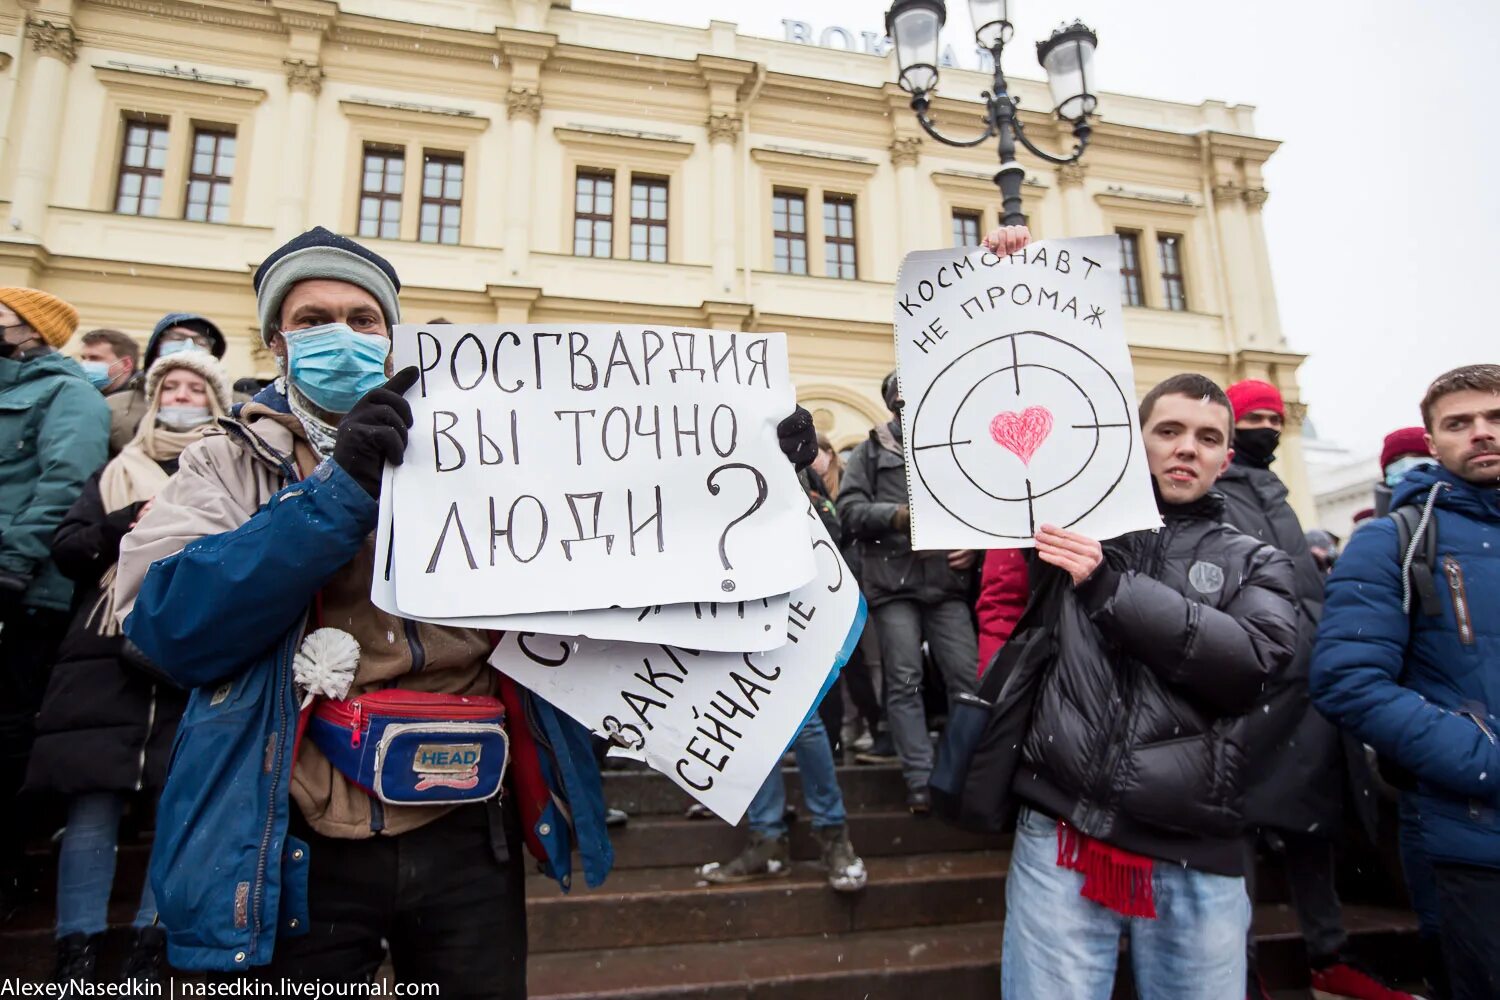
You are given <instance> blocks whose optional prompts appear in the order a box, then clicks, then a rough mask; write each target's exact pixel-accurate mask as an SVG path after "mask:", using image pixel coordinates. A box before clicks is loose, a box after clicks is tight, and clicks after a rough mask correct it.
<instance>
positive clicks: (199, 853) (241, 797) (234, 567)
mask: <svg viewBox="0 0 1500 1000" xmlns="http://www.w3.org/2000/svg"><path fill="white" fill-rule="evenodd" d="M267 392H268V393H271V392H272V391H271V390H267ZM262 396H263V397H264V398H259V399H257V402H265V403H266V404H267V405H270V406H272V407H273V408H276V409H283V408H284V406H285V403H284V401H283V400H282V399H281V398H280V397H279V396H278V395H275V394H274V393H272V395H269V396H268V395H267V394H262ZM224 424H225V427H226V430H227V431H228V433H229V434H230V435H231V436H232V437H235V438H236V439H237V440H239V441H240V442H241V444H242V446H243V448H244V449H245V454H246V456H247V460H249V459H250V458H253V459H254V460H256V461H259V462H261V463H275V462H279V463H280V469H281V472H280V476H281V481H282V482H283V483H285V484H286V485H285V486H284V487H283V488H282V489H281V490H280V491H279V492H277V493H276V494H275V495H274V496H272V497H271V499H270V500H269V502H267V503H265V504H264V505H263V506H261V507H260V509H259V510H256V511H254V512H253V514H251V516H250V517H249V519H248V520H246V521H244V523H243V524H241V525H240V526H239V527H237V528H235V529H234V530H232V531H226V532H223V533H220V534H213V535H208V536H206V537H201V538H198V539H197V540H196V541H192V542H190V543H189V544H187V545H186V546H185V547H184V548H182V549H181V551H180V552H177V554H175V555H171V556H168V557H166V558H160V559H158V561H156V562H154V563H152V564H151V566H150V569H149V571H147V572H146V574H145V579H144V581H143V582H142V584H141V586H140V590H139V593H138V594H137V595H136V596H135V600H134V606H133V608H132V609H131V610H130V613H129V615H128V617H127V618H126V620H125V623H124V624H125V633H126V635H128V636H129V638H130V639H131V641H133V642H134V643H135V644H136V645H137V646H139V647H140V648H141V649H142V650H143V651H144V652H145V654H146V655H147V656H148V657H150V659H151V660H152V661H153V662H154V663H156V664H159V665H160V666H161V667H162V668H163V669H165V670H166V671H167V672H168V673H169V674H171V675H172V676H173V678H174V679H176V680H177V681H178V682H179V683H181V684H182V685H183V686H184V687H188V688H191V689H193V691H192V696H191V699H190V700H189V703H188V707H187V710H186V712H185V714H184V715H183V718H182V722H181V724H180V726H179V728H178V732H177V739H176V743H175V744H174V746H173V750H172V763H171V770H170V774H169V776H168V780H167V786H166V789H165V791H164V792H163V794H162V798H161V802H160V805H159V807H158V812H157V821H156V839H155V844H154V846H153V851H152V859H151V882H152V885H153V887H154V888H155V891H156V897H157V906H158V909H159V911H160V914H161V919H162V923H163V925H164V926H165V927H166V928H167V933H168V958H169V960H170V961H171V963H172V965H174V966H175V967H177V968H179V969H194V970H196V969H202V970H220V971H237V970H244V969H248V968H250V967H251V966H256V965H264V964H266V963H267V962H269V961H270V960H271V956H272V951H273V948H274V946H275V942H276V938H277V937H278V935H286V936H294V935H297V934H300V933H305V932H306V930H307V921H308V906H307V871H308V850H307V845H306V844H305V843H303V842H301V841H299V840H298V839H297V838H295V837H289V836H288V835H287V821H288V818H289V816H290V812H291V809H292V808H293V807H292V805H291V802H290V800H289V798H288V789H289V787H290V784H291V771H292V747H293V740H294V737H295V730H296V721H297V709H298V704H297V697H296V691H295V689H294V686H293V680H292V655H293V653H294V652H295V651H296V649H297V647H298V644H299V643H300V642H301V639H302V636H303V630H304V628H305V624H306V622H305V620H306V612H307V608H308V606H309V604H310V603H311V602H312V600H313V595H314V594H315V592H316V591H317V590H318V589H319V588H320V587H321V586H322V585H323V584H324V583H325V582H326V580H327V579H328V578H329V577H331V576H332V575H333V574H334V573H335V572H336V571H337V570H338V569H340V568H341V567H343V566H344V565H345V564H347V563H348V562H349V560H350V559H352V558H353V557H354V555H355V553H356V552H357V551H358V550H359V548H360V546H361V544H362V543H363V541H364V539H365V537H366V536H367V535H368V534H369V533H370V531H371V530H372V529H373V527H374V524H375V517H376V512H377V504H376V502H375V501H374V500H372V499H371V498H370V496H369V495H368V494H367V493H365V492H364V490H363V489H361V488H360V487H359V485H358V484H356V483H355V482H354V480H353V479H351V478H350V477H349V475H348V473H346V472H345V471H344V470H343V469H341V468H340V467H339V466H338V465H336V464H335V463H333V462H331V461H325V462H323V463H322V464H321V465H319V466H318V467H317V468H316V469H315V470H314V471H313V473H312V474H311V475H309V476H308V477H307V478H306V479H303V480H300V481H295V480H296V477H295V473H294V471H293V466H292V464H291V463H290V462H289V461H288V460H287V459H286V457H285V456H284V455H283V454H279V453H278V452H277V450H276V449H273V448H271V447H269V446H268V445H267V444H266V442H265V440H264V439H263V438H262V437H261V436H260V435H259V434H257V432H256V429H255V428H256V426H257V425H256V424H253V423H252V424H245V423H241V422H235V421H224ZM218 441H219V443H217V444H215V443H214V442H215V439H212V438H210V439H207V440H205V441H203V442H199V443H198V444H195V445H193V446H192V447H191V448H189V449H188V451H187V452H184V454H183V468H184V472H185V473H186V477H188V482H194V481H196V482H198V483H209V484H211V483H212V482H213V465H212V463H211V462H210V460H209V456H213V455H217V456H221V458H220V461H222V456H223V455H224V454H225V452H226V451H229V450H230V449H226V448H225V447H224V445H223V443H222V441H223V439H218ZM213 449H217V451H214V450H213ZM181 475H182V474H180V476H181ZM272 475H275V473H274V472H273V473H272ZM192 477H196V479H193V478H192ZM273 481H274V480H273ZM186 487H187V483H184V484H183V492H185V491H186ZM171 491H172V486H169V487H168V489H167V491H164V494H163V496H160V497H158V503H161V502H163V499H164V498H165V499H166V500H167V501H168V502H170V501H171V499H172V494H171ZM204 499H205V502H207V503H208V504H209V505H212V504H213V503H215V502H218V503H221V504H223V505H225V506H231V505H232V503H233V501H232V500H222V499H221V500H219V501H214V500H213V499H212V498H204ZM164 513H167V511H158V510H153V511H152V513H151V515H150V516H148V518H146V519H144V520H143V521H142V527H144V528H149V527H151V524H150V522H151V521H152V520H153V519H155V518H156V517H158V516H159V515H162V514H164ZM183 514H184V515H185V516H190V514H189V512H188V511H186V510H184V511H183ZM525 700H526V712H525V713H524V714H525V716H526V718H525V719H524V720H522V719H516V718H513V719H512V722H511V725H513V726H514V725H529V727H530V731H531V733H532V736H533V737H534V739H535V741H536V743H537V747H538V755H537V756H538V758H539V762H540V767H541V771H542V778H543V779H544V780H545V782H546V785H547V787H548V788H549V790H550V791H551V798H552V801H551V803H550V804H549V805H547V806H545V807H544V808H543V810H542V814H541V816H540V817H539V818H538V819H537V820H536V821H535V822H533V823H532V825H531V832H532V833H533V834H535V835H536V838H537V840H539V841H540V843H541V845H542V846H543V847H544V849H545V852H546V854H547V857H546V859H545V860H544V861H543V864H542V867H543V869H544V870H545V871H547V873H548V874H549V875H551V876H552V877H553V878H556V879H557V880H558V881H559V882H560V883H561V884H562V886H563V888H564V889H567V888H568V886H569V884H570V881H571V851H572V850H573V849H574V848H575V847H576V848H577V850H578V851H579V853H580V856H581V859H582V862H583V870H584V876H585V879H586V880H587V882H588V884H589V885H590V886H595V885H598V884H600V883H601V882H603V881H604V878H605V876H606V875H607V874H608V872H609V869H610V866H611V864H612V863H613V854H612V852H611V850H610V846H609V837H608V834H607V832H606V830H605V826H604V801H603V795H602V789H601V785H600V780H599V772H598V768H597V765H596V763H595V761H594V758H593V753H592V747H591V745H590V739H591V737H590V736H589V733H588V731H587V730H586V729H585V728H584V727H582V726H580V725H579V724H577V723H576V722H574V721H572V720H571V719H569V718H567V717H566V716H564V715H562V714H561V713H560V712H558V711H556V710H555V709H553V708H552V707H551V706H550V705H548V704H547V703H546V702H544V701H542V700H541V699H540V698H537V697H535V696H534V695H530V694H529V693H527V694H526V695H525ZM575 838H576V843H575ZM512 849H513V850H515V851H520V850H522V847H521V845H519V844H516V845H512Z"/></svg>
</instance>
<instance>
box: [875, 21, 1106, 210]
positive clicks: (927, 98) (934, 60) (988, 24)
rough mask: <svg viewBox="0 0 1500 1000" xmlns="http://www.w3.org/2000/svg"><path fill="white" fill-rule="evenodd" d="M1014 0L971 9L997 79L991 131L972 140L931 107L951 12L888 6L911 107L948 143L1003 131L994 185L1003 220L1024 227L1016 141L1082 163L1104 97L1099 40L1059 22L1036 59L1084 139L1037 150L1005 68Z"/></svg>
mask: <svg viewBox="0 0 1500 1000" xmlns="http://www.w3.org/2000/svg"><path fill="white" fill-rule="evenodd" d="M1010 8H1011V4H1010V0H969V13H970V14H971V15H972V16H973V19H974V39H975V41H977V42H978V43H979V44H980V45H981V46H983V47H985V48H987V49H989V50H990V55H991V56H993V57H994V60H995V86H994V89H993V90H987V91H985V92H984V94H983V96H984V99H985V118H984V132H983V133H981V134H980V135H978V136H975V137H974V138H972V139H955V138H952V137H950V136H946V135H944V134H943V133H942V132H940V131H938V128H937V126H936V125H934V124H933V122H932V119H930V118H928V117H927V110H928V108H929V107H931V105H932V95H933V94H934V93H935V92H936V91H937V85H938V52H939V51H940V43H939V38H940V36H941V34H942V30H943V22H944V21H945V20H946V19H947V16H948V11H947V8H946V6H945V5H944V3H943V0H895V2H894V3H893V4H891V9H890V10H888V11H886V15H885V29H886V32H887V33H888V34H889V35H890V36H891V38H892V39H893V40H894V41H895V43H896V62H897V65H898V66H900V73H901V75H900V83H901V88H902V89H903V90H905V91H906V92H907V93H909V94H911V107H912V110H913V111H915V112H916V113H917V121H918V122H919V123H921V125H922V128H923V130H925V131H926V132H927V134H928V135H930V136H932V137H933V138H934V139H936V140H937V141H938V142H941V143H943V144H945V145H948V146H959V147H964V148H967V147H971V146H978V145H979V144H980V143H982V142H985V141H986V140H988V139H989V138H990V137H992V136H997V135H998V136H999V137H1000V171H999V173H997V174H995V184H996V185H997V186H998V187H999V188H1000V197H1001V200H1002V203H1003V204H1004V221H1005V224H1006V225H1007V226H1023V225H1025V224H1026V216H1025V215H1024V214H1022V212H1021V182H1022V181H1023V180H1024V178H1025V174H1026V171H1025V168H1023V167H1022V166H1021V165H1020V164H1019V163H1017V162H1016V141H1017V140H1020V142H1021V145H1023V146H1025V147H1026V148H1027V149H1029V150H1031V152H1032V153H1033V154H1034V155H1036V156H1037V157H1040V158H1041V159H1043V160H1046V161H1047V162H1048V163H1056V164H1065V163H1076V162H1078V158H1079V157H1081V156H1082V155H1083V151H1084V149H1086V148H1087V147H1088V144H1089V134H1090V133H1091V132H1092V131H1093V129H1092V126H1090V124H1089V116H1090V115H1091V114H1093V113H1094V107H1095V105H1096V104H1097V103H1098V98H1097V97H1096V96H1095V94H1094V92H1093V90H1092V87H1093V84H1094V49H1096V48H1097V47H1098V45H1099V39H1098V37H1097V36H1095V34H1094V32H1093V31H1091V30H1090V29H1089V28H1088V27H1086V26H1085V25H1084V24H1083V22H1081V21H1074V22H1073V23H1072V24H1070V25H1065V26H1064V27H1060V28H1058V29H1057V30H1056V31H1054V32H1053V33H1052V37H1051V38H1049V39H1047V40H1046V41H1045V42H1038V43H1037V46H1036V56H1037V61H1038V62H1040V63H1041V64H1042V68H1043V69H1044V70H1046V72H1047V87H1048V89H1049V90H1050V91H1051V94H1052V104H1053V112H1054V113H1055V114H1056V115H1057V116H1058V118H1060V119H1062V120H1064V121H1068V122H1072V124H1073V136H1074V137H1075V138H1076V139H1077V140H1078V145H1077V146H1076V147H1074V149H1073V153H1072V155H1071V156H1054V155H1053V154H1051V153H1048V152H1046V151H1045V150H1041V149H1038V148H1037V147H1036V146H1035V145H1034V144H1033V143H1032V142H1031V140H1030V139H1028V138H1027V137H1026V130H1025V129H1024V128H1023V127H1022V125H1021V120H1020V118H1019V116H1017V114H1016V106H1017V105H1018V104H1019V103H1020V99H1019V98H1016V97H1012V96H1010V94H1009V93H1008V92H1007V90H1006V86H1005V73H1004V72H1003V71H1002V70H1001V67H1000V57H1001V54H1002V53H1003V51H1004V49H1005V43H1006V42H1008V41H1010V38H1011V33H1012V27H1011V22H1010V13H1011V10H1010Z"/></svg>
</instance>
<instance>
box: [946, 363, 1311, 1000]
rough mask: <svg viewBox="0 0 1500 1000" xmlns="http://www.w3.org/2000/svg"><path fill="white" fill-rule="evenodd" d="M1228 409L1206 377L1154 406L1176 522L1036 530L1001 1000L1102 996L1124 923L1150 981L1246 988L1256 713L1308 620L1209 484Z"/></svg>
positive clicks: (1188, 991)
mask: <svg viewBox="0 0 1500 1000" xmlns="http://www.w3.org/2000/svg"><path fill="white" fill-rule="evenodd" d="M1232 422H1233V420H1232V415H1231V410H1230V406H1229V401H1228V400H1227V399H1226V398H1225V396H1224V392H1223V390H1222V389H1220V388H1219V387H1218V386H1217V385H1215V384H1214V383H1213V382H1212V381H1210V380H1209V379H1207V378H1204V377H1203V376H1201V375H1178V376H1174V377H1173V378H1170V379H1168V380H1167V381H1165V382H1163V383H1162V384H1160V385H1158V386H1157V387H1156V388H1155V389H1153V390H1151V392H1150V393H1148V394H1147V396H1146V398H1145V400H1144V401H1143V402H1142V403H1141V426H1142V432H1143V433H1142V436H1143V438H1144V441H1145V447H1146V454H1147V459H1148V463H1149V466H1150V469H1151V475H1152V477H1153V479H1154V481H1155V485H1156V490H1157V502H1158V505H1159V507H1160V510H1161V513H1162V517H1163V520H1164V522H1165V523H1164V526H1163V527H1162V528H1161V529H1160V530H1158V531H1139V532H1134V533H1131V534H1128V535H1124V536H1122V537H1120V538H1116V539H1113V540H1110V541H1108V542H1105V543H1104V544H1103V545H1101V544H1100V543H1099V542H1097V541H1095V540H1093V539H1090V538H1087V537H1085V536H1083V535H1080V534H1078V533H1076V532H1072V531H1066V530H1062V529H1058V528H1054V527H1051V526H1043V528H1042V530H1041V531H1039V532H1038V533H1037V538H1036V544H1037V557H1038V559H1039V561H1040V563H1041V564H1045V565H1042V566H1040V567H1039V569H1038V571H1037V579H1036V580H1034V581H1033V582H1034V584H1036V586H1034V588H1033V590H1034V592H1036V593H1039V594H1041V595H1043V596H1041V597H1040V598H1039V601H1041V602H1045V603H1046V604H1047V605H1048V606H1047V607H1046V608H1035V607H1034V608H1033V609H1032V610H1031V611H1028V615H1027V618H1026V619H1025V620H1023V622H1022V625H1021V628H1020V629H1018V630H1017V635H1016V636H1013V637H1012V640H1011V643H1012V645H1015V646H1016V647H1017V648H1018V649H1024V648H1036V645H1035V643H1034V642H1033V641H1032V640H1034V639H1035V638H1037V636H1036V635H1033V636H1031V637H1028V636H1026V635H1025V634H1024V632H1025V630H1027V629H1039V630H1042V633H1041V638H1042V639H1043V640H1044V647H1043V648H1045V649H1047V650H1048V652H1047V653H1046V655H1045V656H1044V657H1043V658H1041V659H1040V660H1039V661H1038V662H1039V663H1040V667H1039V668H1038V669H1035V670H1029V671H1026V672H1025V673H1027V674H1028V675H1029V679H1023V678H1022V677H1021V676H1020V674H1019V673H1018V675H1017V677H1016V678H1015V680H1016V683H1013V684H1007V687H1006V691H1005V692H1004V694H1002V698H1001V701H1002V705H1001V706H1000V708H998V709H997V712H1001V711H1002V710H1003V709H1004V708H1005V704H1006V703H1007V702H1008V701H1009V700H1010V699H1016V698H1025V699H1029V700H1030V702H1031V709H1030V712H1029V713H1020V717H1021V718H1022V719H1025V720H1027V721H1026V722H1025V725H1024V732H1022V731H1021V730H1019V729H1018V731H1017V734H1016V737H1017V738H1016V739H1012V740H1008V741H1007V742H1009V743H1012V744H1014V743H1017V742H1018V743H1019V747H1020V750H1021V757H1020V760H1019V763H1018V765H1017V769H1016V771H1015V773H1014V777H1013V780H1012V781H1010V782H1009V784H1008V787H1009V788H1010V789H1011V790H1012V791H1013V792H1014V794H1015V795H1016V796H1017V797H1018V798H1019V800H1020V802H1021V803H1022V809H1021V815H1020V821H1019V824H1018V826H1017V830H1016V839H1015V846H1014V849H1013V854H1012V858H1011V866H1010V870H1009V874H1008V875H1007V879H1006V917H1005V944H1004V955H1005V961H1004V966H1003V971H1002V978H1003V984H1004V995H1005V996H1006V997H1007V998H1014V1000H1031V998H1036V997H1048V998H1049V1000H1102V998H1105V997H1108V996H1109V995H1110V993H1111V989H1112V984H1113V982H1114V976H1115V964H1116V961H1117V957H1118V946H1119V939H1120V935H1121V934H1122V933H1126V932H1127V931H1128V933H1129V934H1130V938H1131V960H1132V964H1133V965H1134V968H1135V978H1136V986H1137V990H1138V992H1139V993H1140V995H1141V996H1144V997H1172V998H1183V1000H1186V998H1203V1000H1224V998H1226V997H1234V996H1237V995H1243V991H1244V987H1245V947H1244V944H1245V934H1246V931H1247V929H1248V927H1249V923H1250V901H1249V899H1248V897H1247V895H1246V891H1245V880H1244V874H1245V872H1244V864H1245V853H1244V849H1243V846H1242V841H1241V839H1240V838H1241V830H1242V825H1243V816H1242V802H1241V800H1242V797H1243V788H1244V784H1245V780H1246V774H1245V771H1246V770H1247V760H1246V753H1245V735H1244V728H1245V722H1244V716H1245V713H1247V712H1248V711H1249V710H1250V709H1251V708H1252V706H1254V705H1255V703H1256V701H1257V699H1258V698H1259V697H1260V695H1261V690H1262V688H1263V686H1264V685H1265V684H1266V683H1267V682H1268V681H1270V680H1271V679H1272V678H1274V677H1275V676H1276V675H1277V674H1278V673H1279V672H1280V671H1281V670H1283V669H1284V668H1285V667H1286V665H1287V663H1288V662H1289V661H1290V660H1291V658H1292V655H1293V652H1294V650H1295V647H1296V641H1297V620H1296V612H1295V611H1294V609H1293V606H1292V602H1293V601H1294V599H1295V598H1294V592H1293V585H1292V566H1291V563H1290V560H1289V559H1288V558H1287V556H1286V555H1285V554H1284V553H1282V552H1280V551H1278V550H1277V549H1275V548H1273V547H1271V546H1269V545H1265V544H1262V543H1261V542H1259V541H1257V540H1255V539H1253V538H1251V537H1249V536H1248V535H1244V534H1241V533H1240V532H1239V531H1237V530H1235V529H1234V528H1231V527H1229V526H1227V525H1225V524H1224V523H1222V519H1223V510H1224V501H1223V498H1222V496H1220V495H1219V494H1217V493H1214V492H1211V489H1212V486H1213V484H1214V481H1215V480H1216V479H1217V478H1218V476H1219V475H1220V474H1221V473H1222V472H1223V471H1224V469H1225V468H1226V467H1227V465H1228V463H1229V458H1230V455H1231V452H1230V447H1229V441H1230V434H1231V426H1232ZM1059 571H1060V572H1062V573H1065V574H1067V579H1066V580H1057V579H1055V578H1054V579H1051V580H1049V579H1048V577H1049V576H1051V575H1052V574H1054V573H1057V572H1059ZM1049 595H1052V596H1049ZM1033 612H1035V613H1033ZM1005 666H1006V664H1005V660H1004V658H1002V660H1001V663H1000V668H1001V669H1004V668H1005ZM986 742H992V741H991V737H990V734H987V735H986ZM1001 749H1002V751H1003V748H1001ZM1013 758H1014V755H1013V754H1012V759H1013ZM978 763H979V758H977V757H976V765H977V764H978ZM975 778H976V774H975V773H974V772H973V771H971V773H970V786H971V787H972V785H973V782H974V780H975ZM1001 787H1006V786H1003V785H1002V786H1001Z"/></svg>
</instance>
